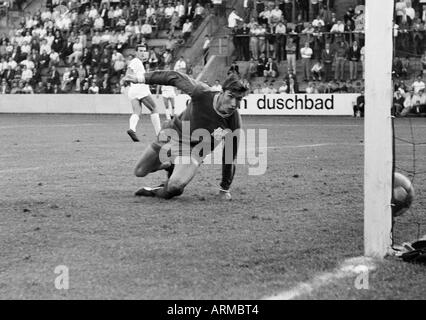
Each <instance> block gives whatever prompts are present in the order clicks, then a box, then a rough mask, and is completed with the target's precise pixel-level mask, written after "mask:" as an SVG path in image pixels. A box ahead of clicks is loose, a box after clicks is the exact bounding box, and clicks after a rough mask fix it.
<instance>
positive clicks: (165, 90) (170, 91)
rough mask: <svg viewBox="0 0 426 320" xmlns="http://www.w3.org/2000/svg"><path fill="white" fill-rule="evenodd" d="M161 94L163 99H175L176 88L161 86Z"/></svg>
mask: <svg viewBox="0 0 426 320" xmlns="http://www.w3.org/2000/svg"><path fill="white" fill-rule="evenodd" d="M161 94H162V96H163V97H165V98H172V97H176V88H175V87H173V86H161Z"/></svg>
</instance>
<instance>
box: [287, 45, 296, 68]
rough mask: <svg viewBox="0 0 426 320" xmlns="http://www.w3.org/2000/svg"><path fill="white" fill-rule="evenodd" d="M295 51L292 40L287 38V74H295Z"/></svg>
mask: <svg viewBox="0 0 426 320" xmlns="http://www.w3.org/2000/svg"><path fill="white" fill-rule="evenodd" d="M296 50H297V47H296V44H295V43H294V42H293V38H292V37H289V38H288V41H287V45H286V51H287V63H288V73H294V72H296Z"/></svg>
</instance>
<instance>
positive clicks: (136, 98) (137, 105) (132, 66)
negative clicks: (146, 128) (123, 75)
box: [127, 45, 161, 142]
mask: <svg viewBox="0 0 426 320" xmlns="http://www.w3.org/2000/svg"><path fill="white" fill-rule="evenodd" d="M145 51H146V47H145V46H143V45H139V46H137V47H136V57H135V58H133V59H132V60H131V61H130V63H129V65H128V67H127V74H132V75H135V76H136V77H143V76H144V74H145V67H144V65H143V62H142V60H143V56H144V54H145ZM127 94H128V97H129V99H130V103H131V104H132V109H133V114H132V115H131V116H130V119H129V126H130V128H129V130H127V134H128V135H129V136H130V138H132V140H133V141H134V142H138V141H139V139H138V137H137V135H136V127H137V125H138V122H139V119H140V116H141V114H142V104H144V105H145V106H146V107H147V108H148V109H149V111H151V122H152V125H153V126H154V130H155V134H156V135H158V133H159V132H160V130H161V121H160V116H159V114H158V112H157V108H156V105H155V102H154V100H153V99H152V96H151V91H150V89H149V85H146V84H140V83H131V84H130V88H129V91H128V93H127Z"/></svg>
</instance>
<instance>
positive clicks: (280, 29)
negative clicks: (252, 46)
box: [275, 21, 287, 63]
mask: <svg viewBox="0 0 426 320" xmlns="http://www.w3.org/2000/svg"><path fill="white" fill-rule="evenodd" d="M286 33H287V27H286V26H285V25H284V23H283V22H282V21H279V22H278V24H277V26H276V27H275V37H276V38H275V56H276V58H277V62H278V63H281V61H284V60H286V59H285V57H284V54H285V45H286V39H287V37H286Z"/></svg>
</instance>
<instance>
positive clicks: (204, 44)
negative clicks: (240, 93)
mask: <svg viewBox="0 0 426 320" xmlns="http://www.w3.org/2000/svg"><path fill="white" fill-rule="evenodd" d="M6 7H7V9H6ZM19 9H22V10H19ZM363 10H364V1H362V0H339V1H332V0H327V1H325V0H324V1H312V0H293V1H277V2H273V1H254V0H234V1H221V0H213V1H206V0H199V1H197V0H193V1H188V0H187V1H185V2H180V1H177V0H172V1H168V2H166V1H160V2H158V3H156V2H151V1H148V0H119V1H105V0H96V1H93V0H91V1H88V0H72V1H70V2H61V1H58V0H53V1H52V0H47V1H44V0H43V1H39V0H33V1H27V2H25V3H22V2H16V1H15V2H7V4H5V5H4V9H3V11H1V12H3V13H2V14H3V16H2V17H1V18H0V19H1V20H0V21H1V22H2V24H0V25H1V26H2V27H1V28H0V78H1V80H2V81H1V83H5V85H4V86H3V90H2V93H27V92H31V90H29V89H28V90H24V91H23V90H22V88H32V89H33V92H34V93H43V92H47V93H49V92H51V91H53V92H56V93H58V92H60V93H76V92H81V93H90V92H99V93H121V92H122V91H123V88H122V87H121V85H120V78H121V76H122V75H123V73H124V72H125V70H126V64H127V59H128V58H129V57H130V56H131V54H132V52H133V50H134V46H135V45H136V44H140V43H142V44H145V45H146V58H145V61H144V62H145V65H146V69H147V70H155V69H158V68H160V69H161V68H165V67H167V68H171V69H174V68H175V65H176V63H177V62H178V61H180V57H183V60H184V61H185V69H182V68H181V69H180V70H181V71H184V72H186V73H189V74H192V75H193V76H198V77H199V79H201V80H203V81H205V82H207V83H209V84H213V83H214V82H215V81H216V80H219V81H222V80H223V78H224V77H225V76H226V75H227V74H228V73H230V72H235V70H236V68H235V66H238V74H239V75H240V76H241V77H243V78H245V79H246V80H247V81H249V82H250V84H251V88H252V92H253V93H254V92H262V93H265V94H266V93H276V92H293V91H297V92H308V93H329V92H334V93H336V92H348V93H352V92H361V91H362V90H363V46H364V34H363V31H364V12H363ZM395 15H396V22H397V24H396V25H395V50H396V59H395V62H394V70H393V72H394V77H395V78H396V79H399V80H404V81H405V83H408V84H409V85H410V84H412V83H414V79H415V78H417V76H418V74H419V73H420V72H423V70H425V69H426V53H425V49H426V48H425V46H424V35H425V22H426V21H425V20H426V5H424V4H423V3H422V2H421V1H420V0H413V1H411V0H402V1H396V10H395ZM5 21H6V23H5ZM8 21H12V22H11V23H8ZM355 43H356V44H355ZM326 44H329V46H327V48H326ZM180 63H181V62H180ZM3 80H5V81H3ZM48 82H49V83H50V85H48V84H47V83H48ZM92 82H95V83H96V86H98V87H99V88H102V89H100V90H98V91H96V90H89V88H90V87H91V84H92Z"/></svg>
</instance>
